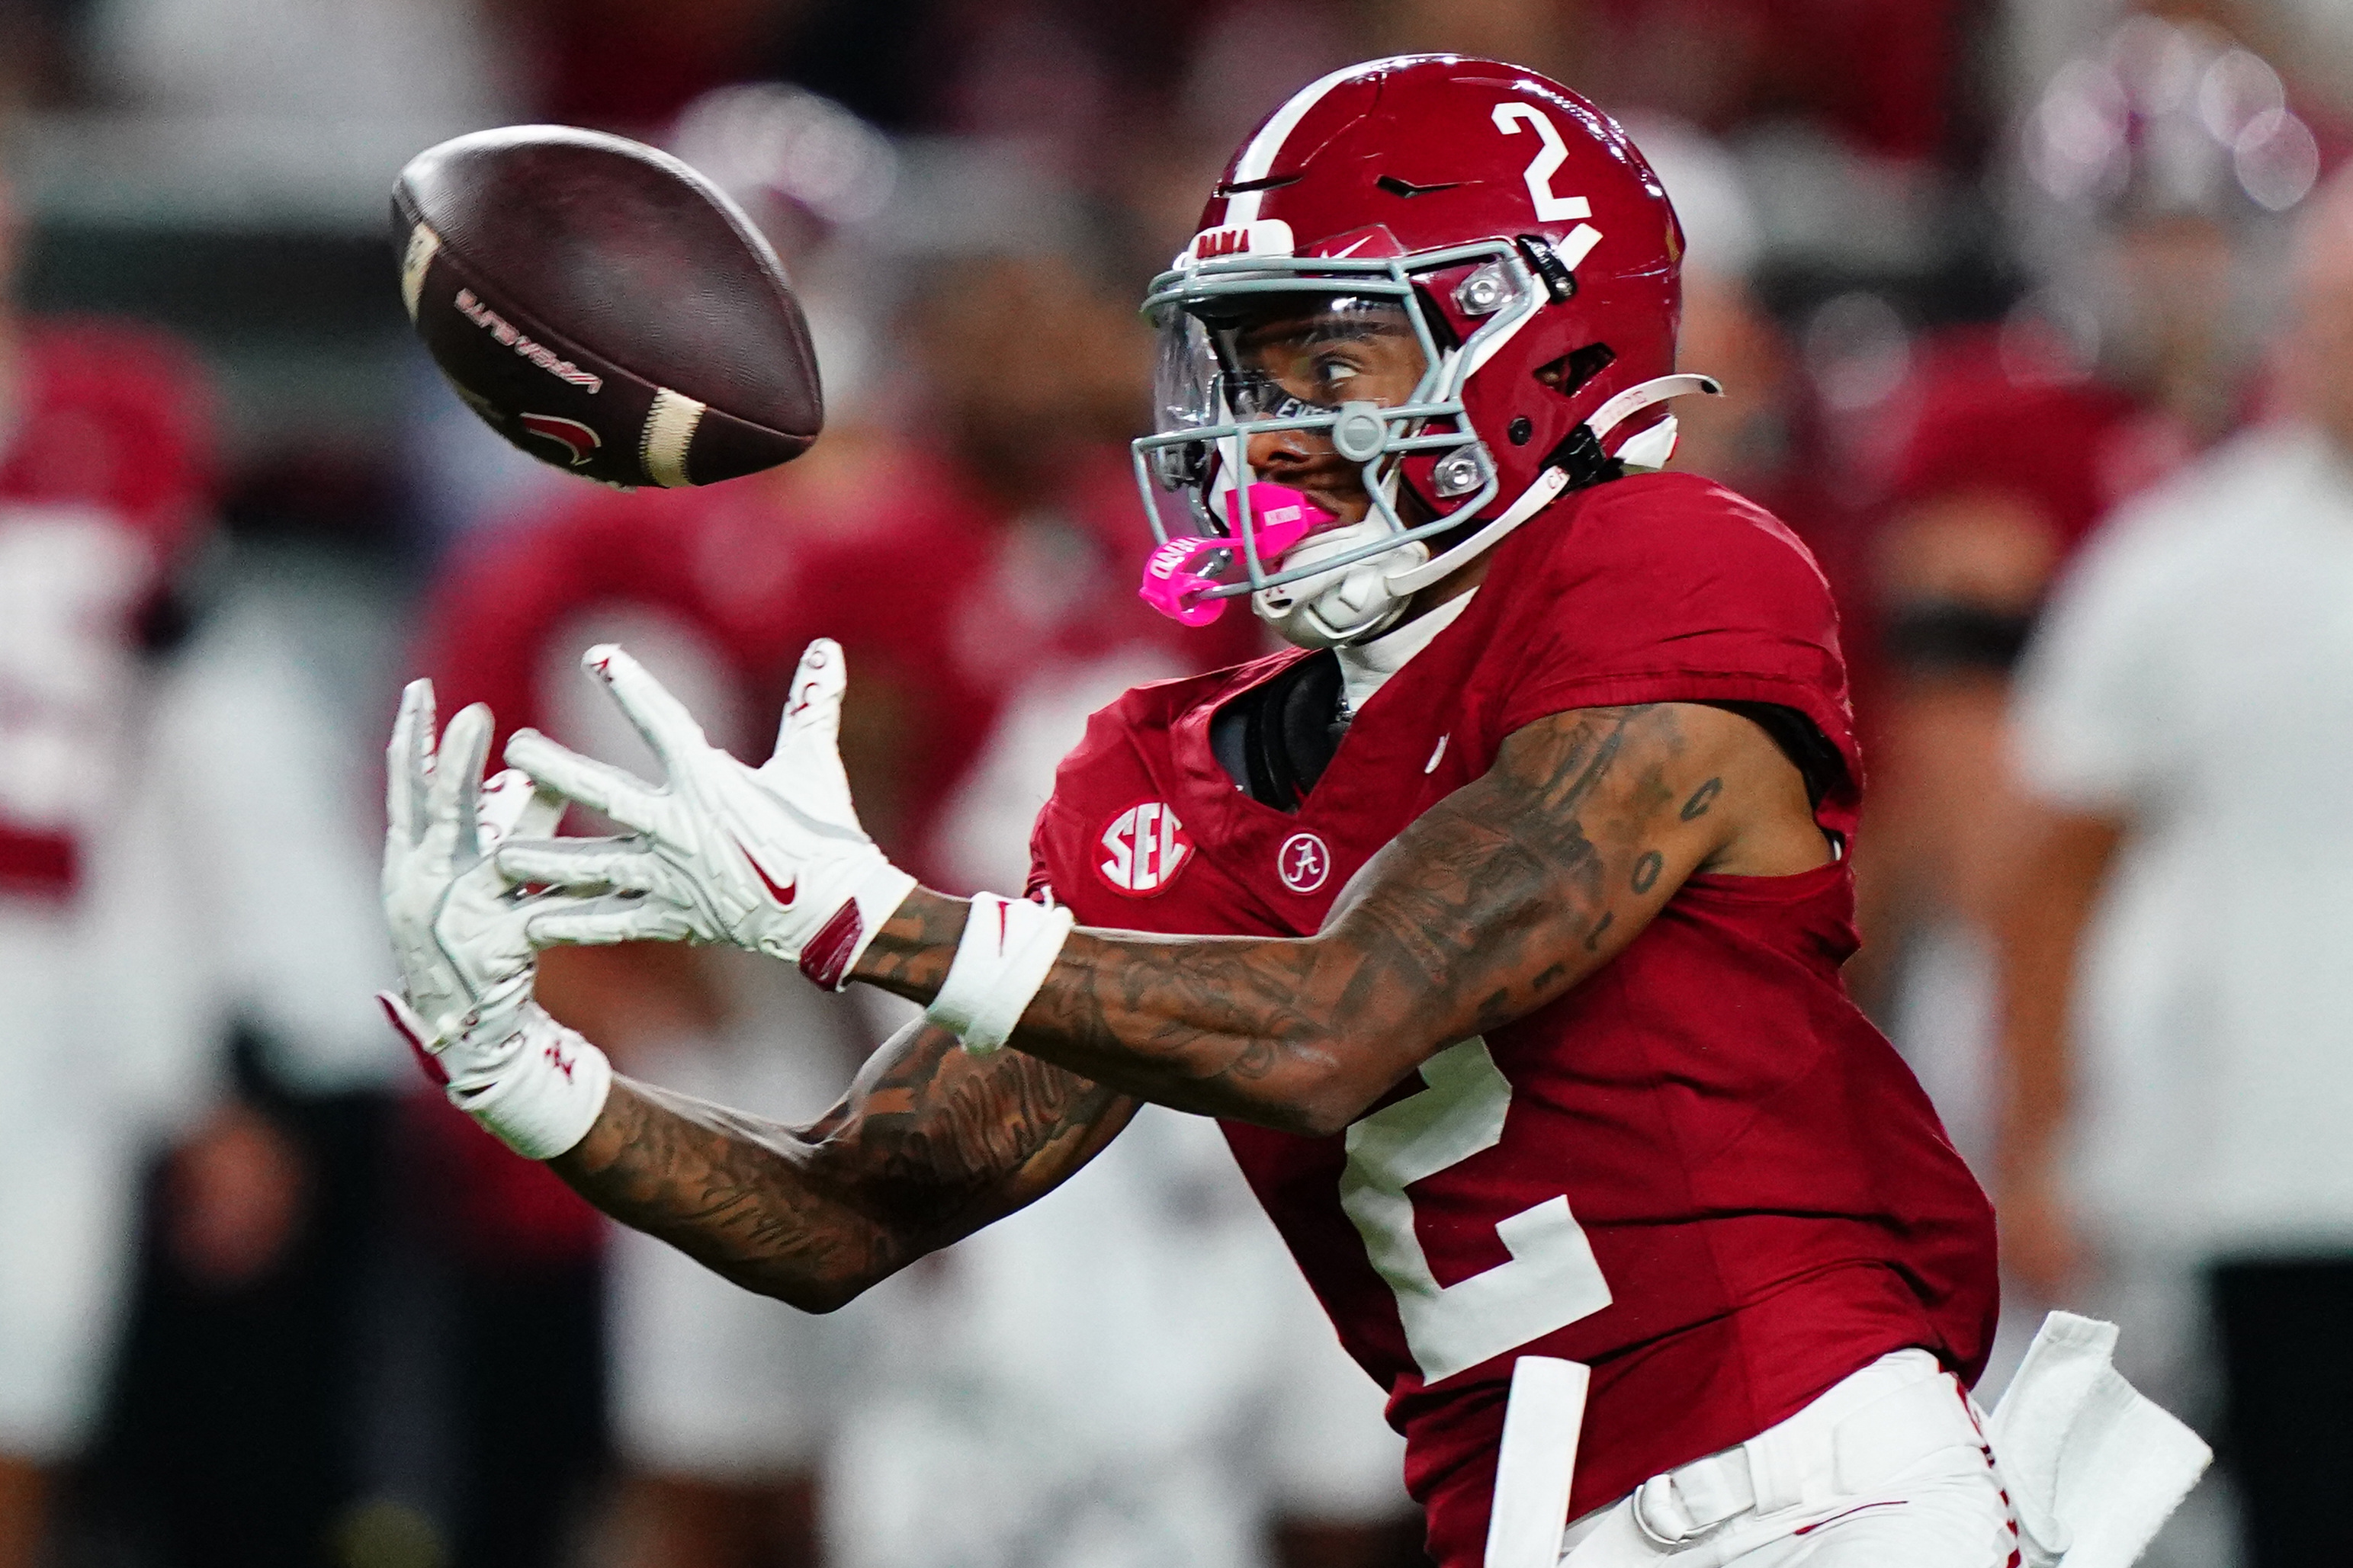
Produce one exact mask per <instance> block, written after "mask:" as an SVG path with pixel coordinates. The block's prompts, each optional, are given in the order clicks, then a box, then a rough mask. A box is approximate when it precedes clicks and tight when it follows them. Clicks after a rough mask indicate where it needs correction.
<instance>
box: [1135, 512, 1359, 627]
mask: <svg viewBox="0 0 2353 1568" xmlns="http://www.w3.org/2000/svg"><path fill="white" fill-rule="evenodd" d="M1241 499H1242V498H1241V497H1240V496H1239V495H1237V494H1234V493H1233V492H1231V491H1229V492H1228V493H1227V496H1226V521H1227V524H1228V526H1229V527H1231V528H1232V529H1233V534H1232V535H1231V536H1230V537H1212V536H1209V535H1206V534H1198V533H1188V534H1186V535H1185V536H1183V537H1182V538H1178V539H1172V540H1170V541H1169V542H1167V543H1166V544H1164V545H1162V546H1161V547H1160V548H1159V549H1157V550H1155V551H1154V552H1152V554H1151V556H1150V557H1149V558H1148V559H1146V560H1145V563H1144V584H1143V586H1141V587H1139V588H1138V589H1136V591H1135V592H1136V596H1137V597H1139V598H1141V599H1142V600H1143V601H1144V602H1145V604H1147V605H1151V606H1152V607H1153V608H1154V609H1155V610H1157V611H1159V612H1160V613H1161V614H1162V615H1164V616H1167V617H1168V618H1169V619H1170V620H1173V621H1177V622H1180V623H1182V624H1183V625H1185V626H1208V624H1209V623H1210V622H1211V621H1214V620H1216V619H1217V618H1218V617H1219V616H1222V615H1224V614H1225V613H1226V601H1225V600H1223V599H1212V598H1208V597H1206V596H1205V595H1207V593H1208V590H1209V589H1211V588H1215V587H1217V586H1219V576H1220V575H1221V574H1223V573H1224V572H1225V571H1226V569H1227V568H1228V567H1229V566H1230V565H1232V564H1233V563H1235V562H1237V561H1239V560H1240V558H1241V553H1242V542H1241V528H1242V525H1241ZM1331 521H1335V519H1334V517H1333V514H1332V513H1330V512H1328V511H1325V510H1324V509H1323V508H1322V507H1320V506H1318V505H1316V504H1315V502H1314V501H1313V500H1310V499H1308V497H1307V496H1306V495H1305V494H1304V493H1303V492H1302V491H1299V490H1294V489H1292V488H1291V487H1290V486H1288V485H1270V484H1255V485H1252V486H1250V537H1251V539H1252V540H1253V541H1254V542H1256V543H1257V545H1258V560H1259V564H1260V565H1261V566H1271V565H1273V564H1274V563H1276V562H1277V561H1280V560H1281V559H1282V552H1284V551H1286V550H1289V549H1290V548H1291V547H1292V546H1293V545H1294V544H1296V543H1298V542H1300V541H1301V540H1303V539H1304V538H1306V537H1307V536H1308V535H1309V534H1311V533H1313V532H1314V531H1316V530H1317V529H1319V528H1322V527H1323V526H1324V524H1325V523H1328V522H1331ZM1221 555H1222V556H1223V557H1225V559H1224V560H1222V561H1221V560H1219V559H1218V558H1219V556H1221ZM1211 563H1214V564H1211ZM1203 566H1208V568H1209V569H1208V570H1207V571H1202V570H1199V569H1198V568H1201V567H1203Z"/></svg>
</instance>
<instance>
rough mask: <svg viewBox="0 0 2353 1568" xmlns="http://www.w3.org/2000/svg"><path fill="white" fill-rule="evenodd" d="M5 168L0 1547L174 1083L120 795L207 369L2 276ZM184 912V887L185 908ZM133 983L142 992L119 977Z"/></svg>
mask: <svg viewBox="0 0 2353 1568" xmlns="http://www.w3.org/2000/svg"><path fill="white" fill-rule="evenodd" d="M21 243H22V232H21V230H20V228H19V226H18V220H17V215H16V210H15V207H14V206H13V205H12V204H11V202H10V200H9V194H8V190H7V187H6V186H5V184H0V1060H5V1069H0V1150H5V1152H6V1158H7V1161H8V1166H7V1173H6V1175H5V1178H0V1563H8V1564H11V1565H21V1564H29V1563H32V1562H33V1561H34V1560H35V1556H36V1552H37V1549H38V1545H39V1542H40V1536H41V1530H42V1524H43V1520H44V1517H45V1506H44V1505H45V1501H46V1494H47V1490H48V1488H49V1486H50V1483H51V1481H52V1479H53V1477H52V1474H51V1472H52V1470H53V1468H54V1467H55V1466H56V1465H57V1464H58V1462H59V1461H61V1460H64V1459H69V1458H74V1457H76V1456H77V1455H78V1454H79V1452H80V1450H81V1449H82V1448H83V1447H84V1446H85V1445H86V1444H87V1443H88V1442H89V1440H90V1437H91V1436H92V1435H93V1433H94V1432H95V1430H96V1426H97V1422H98V1418H99V1415H100V1401H101V1397H102V1394H103V1389H104V1378H105V1374H106V1373H107V1370H108V1366H109V1360H110V1356H111V1352H112V1349H113V1343H114V1339H115V1336H116V1335H117V1333H118V1332H119V1331H121V1327H122V1315H123V1314H122V1304H123V1299H124V1295H125V1290H126V1286H127V1281H128V1280H129V1279H130V1277H131V1272H132V1237H133V1228H132V1227H133V1221H134V1214H135V1207H134V1205H135V1199H136V1194H137V1191H138V1185H139V1179H140V1174H141V1166H142V1161H143V1159H144V1157H145V1156H146V1154H147V1153H148V1152H149V1144H150V1141H151V1140H152V1139H153V1137H154V1136H155V1133H156V1131H157V1125H156V1124H157V1120H158V1112H159V1111H161V1110H164V1104H162V1103H159V1101H163V1102H168V1101H169V1100H171V1099H172V1098H173V1096H172V1094H171V1092H170V1091H171V1090H173V1089H183V1088H185V1085H182V1084H179V1083H176V1082H172V1081H169V1080H168V1079H165V1080H158V1079H154V1078H153V1077H152V1076H151V1075H149V1074H148V1073H145V1072H142V1070H141V1069H142V1068H171V1067H174V1066H177V1065H179V1064H178V1063H177V1062H176V1061H173V1060H170V1059H158V1058H153V1057H152V1056H150V1055H147V1054H146V1053H142V1052H141V1051H140V1050H138V1049H137V1048H136V1047H138V1046H140V1045H141V1044H142V1043H143V1042H142V1041H140V1040H138V1039H136V1038H134V1037H133V1036H134V1034H135V1024H136V1022H137V1021H138V1019H139V1016H140V1014H141V1012H142V1009H141V1007H140V1005H139V1004H140V1003H141V1002H142V1001H148V1002H154V1003H156V1004H157V1005H158V1006H159V1007H160V1009H161V1010H162V1011H164V1013H166V1014H167V1015H168V1014H169V1013H170V1012H172V1011H174V1010H175V1009H174V1004H175V1003H179V1002H183V1001H185V997H184V996H178V995H172V994H170V993H169V992H168V989H167V990H166V992H165V994H164V996H163V997H160V998H159V997H157V996H156V995H155V994H154V993H153V991H152V990H151V991H149V992H148V993H147V994H146V995H144V996H141V995H138V994H135V993H137V992H138V991H139V990H140V989H141V988H142V979H149V980H152V979H154V978H158V976H157V975H156V973H155V971H157V970H160V971H163V972H166V973H168V972H169V971H170V970H171V968H172V959H173V957H174V954H173V952H170V951H168V950H167V951H164V952H153V953H151V954H148V955H147V958H146V962H147V963H149V964H152V965H153V966H154V968H153V970H151V971H150V973H149V974H148V975H146V976H142V974H141V973H140V971H141V968H142V963H141V957H140V955H139V954H138V953H137V952H126V951H124V950H125V948H126V947H130V946H132V944H137V943H140V942H144V941H147V940H151V939H153V938H157V937H161V938H162V939H163V940H164V942H166V943H167V944H176V942H177V939H178V932H177V931H174V929H173V922H172V921H169V920H168V919H167V920H165V921H161V922H154V921H142V915H144V914H146V913H148V912H149V910H144V909H142V903H143V902H144V901H145V900H146V899H147V893H146V890H145V889H142V888H140V887H139V886H137V882H138V881H139V880H140V879H142V877H143V870H144V868H140V867H138V866H135V865H131V864H126V863H125V861H126V859H129V858H133V853H134V852H132V850H131V849H130V847H129V845H128V844H127V843H126V832H125V827H124V819H125V817H126V816H127V815H128V811H127V801H128V799H129V797H130V795H132V790H133V788H134V786H135V784H136V782H137V781H136V777H135V775H136V774H138V773H140V771H141V770H142V767H143V766H144V765H145V757H144V747H143V745H142V742H144V741H145V740H146V739H147V738H148V731H147V724H146V706H147V701H148V700H149V698H150V696H151V695H152V691H153V669H152V663H151V658H150V656H151V655H152V654H153V652H154V650H155V647H156V645H157V644H158V643H160V642H165V641H168V640H169V638H170V636H171V631H172V626H173V620H174V605H173V602H172V589H173V585H174V579H175V577H176V576H177V575H178V574H179V572H180V570H181V569H182V568H183V567H184V566H185V563H186V561H187V559H188V557H189V555H190V554H191V553H192V552H193V549H194V547H195V544H196V542H197V541H198V540H199V539H200V538H201V536H202V534H203V532H204V531H205V529H206V526H207V525H208V524H209V521H210V510H211V506H212V494H211V482H212V475H211V472H210V468H209V459H210V450H209V440H210V430H209V428H208V415H209V406H208V396H207V394H208V389H207V388H206V385H205V382H204V378H203V375H202V373H201V372H200V371H199V370H198V369H197V368H196V366H195V365H194V364H193V363H191V362H190V360H189V358H188V357H187V355H186V354H185V352H184V351H183V350H181V349H180V348H179V346H178V345H176V344H174V343H172V342H169V341H168V340H166V339H164V338H163V337H161V336H160V335H158V334H155V333H153V332H149V331H142V330H141V329H139V328H136V327H132V326H129V325H126V324H124V323H121V322H117V321H102V320H94V319H89V318H81V319H61V320H44V319H40V318H37V317H33V316H29V315H26V314H25V313H23V312H22V311H20V310H19V309H18V307H17V304H16V289H15V283H16V263H17V259H18V257H19V254H20V250H19V247H20V245H21ZM175 912H177V913H180V914H183V915H184V914H185V912H186V911H185V910H177V911H175ZM125 987H128V988H130V989H131V991H132V993H134V994H125V990H124V988H125Z"/></svg>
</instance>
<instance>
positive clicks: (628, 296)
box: [392, 125, 825, 486]
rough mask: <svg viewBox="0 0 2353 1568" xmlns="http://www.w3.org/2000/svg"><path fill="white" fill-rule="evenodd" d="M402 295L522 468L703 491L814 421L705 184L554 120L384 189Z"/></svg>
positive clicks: (785, 447)
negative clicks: (521, 458)
mask: <svg viewBox="0 0 2353 1568" xmlns="http://www.w3.org/2000/svg"><path fill="white" fill-rule="evenodd" d="M392 216H393V231H394V243H395V245H396V246H397V247H398V248H399V253H400V259H401V265H400V291H401V298H402V300H403V301H404V302H405V303H406V305H407V307H408V316H409V320H410V321H414V322H415V323H416V324H417V334H418V335H419V336H420V337H422V338H423V339H424V340H425V346H426V347H427V349H428V350H429V351H431V353H432V355H433V358H434V361H435V363H438V364H439V365H440V367H441V373H442V374H444V375H446V376H448V378H449V383H450V384H451V385H452V386H454V387H456V388H457V391H458V395H459V396H460V397H462V398H464V399H465V400H466V402H467V404H468V405H470V406H471V407H472V409H473V410H474V412H475V413H477V414H479V415H480V416H482V418H483V419H484V420H485V421H487V422H488V423H489V424H490V426H491V428H492V429H494V430H496V431H497V432H498V433H499V434H500V435H501V436H503V437H506V438H507V439H508V440H509V441H512V442H513V443H514V444H515V445H516V446H517V447H521V448H522V450H523V451H526V452H528V453H530V454H531V455H532V456H533V457H534V458H542V459H543V460H545V461H547V462H549V463H552V464H554V465H555V466H556V467H557V468H564V469H566V470H568V471H569V472H572V473H575V474H583V475H586V477H588V478H590V479H603V480H605V481H607V483H610V484H619V485H672V486H675V485H707V484H712V483H714V482H715V481H717V480H720V479H735V478H738V477H740V476H741V475H744V474H750V473H756V472H758V471H759V470H760V469H762V468H774V467H776V465H777V464H778V463H782V462H786V461H789V460H790V459H792V458H797V457H799V456H800V455H801V453H803V452H805V451H807V449H808V447H809V443H811V442H812V441H815V440H816V439H817V437H818V431H819V430H820V429H821V428H822V427H823V426H824V424H825V400H824V396H823V395H822V393H821V392H820V391H819V390H818V368H817V358H816V355H815V354H814V353H811V352H810V349H809V338H808V325H807V322H806V321H803V320H802V318H801V308H800V303H799V301H798V300H796V299H795V298H794V297H793V289H792V284H791V282H790V280H789V279H786V276H785V269H784V266H783V264H782V263H781V262H779V261H778V260H777V259H776V252H775V251H774V250H772V249H770V248H769V246H768V242H767V241H766V240H765V239H763V238H762V237H760V233H759V231H758V230H757V229H755V228H754V227H753V226H752V225H751V223H750V221H749V220H748V219H746V218H745V217H744V214H743V211H742V210H741V209H740V208H738V207H737V206H736V205H735V204H734V203H733V202H731V201H729V200H728V199H727V197H726V196H725V195H723V194H722V193H721V192H720V191H719V189H718V188H717V187H716V186H714V185H712V184H711V182H710V181H708V180H706V179H704V178H703V177H702V175H700V174H696V173H695V172H694V171H693V170H692V169H690V168H688V167H687V166H686V165H685V164H684V163H680V162H679V161H678V160H677V159H675V158H672V157H670V155H669V154H667V153H659V152H657V151H655V150H654V149H653V148H651V147H647V146H643V145H641V144H639V143H638V142H630V141H627V140H625V139H623V138H621V137H618V136H607V135H606V134H604V133H603V132H596V131H579V130H575V129H573V128H571V127H569V126H562V125H517V126H510V127H507V128H506V129H503V130H499V131H480V132H475V133H473V134H472V135H470V136H460V137H458V138H457V139H456V140H454V141H449V142H442V143H441V144H440V145H439V146H438V147H433V148H429V149H427V151H425V152H423V153H418V154H417V156H416V157H415V158H414V159H412V160H410V162H409V164H408V166H407V167H406V169H403V170H402V171H401V172H400V180H399V183H398V184H396V185H395V186H394V187H393V193H392Z"/></svg>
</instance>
